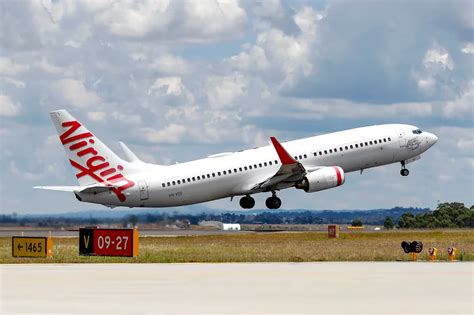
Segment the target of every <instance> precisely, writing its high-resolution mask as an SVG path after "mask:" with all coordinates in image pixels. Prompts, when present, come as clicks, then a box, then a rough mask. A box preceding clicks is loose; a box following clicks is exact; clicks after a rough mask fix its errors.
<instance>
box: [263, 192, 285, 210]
mask: <svg viewBox="0 0 474 315" xmlns="http://www.w3.org/2000/svg"><path fill="white" fill-rule="evenodd" d="M265 205H266V206H267V208H268V209H278V208H280V207H281V199H280V198H278V197H277V196H276V194H275V192H272V196H271V197H269V198H267V200H266V201H265Z"/></svg>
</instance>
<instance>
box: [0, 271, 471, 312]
mask: <svg viewBox="0 0 474 315" xmlns="http://www.w3.org/2000/svg"><path fill="white" fill-rule="evenodd" d="M473 277H474V263H460V262H458V263H456V262H451V263H447V262H445V263H442V262H439V263H430V262H416V263H413V262H360V263H350V262H337V263H336V262H334V263H333V262H321V263H226V264H66V265H60V264H56V265H53V264H45V265H40V264H33V265H31V264H30V265H0V282H1V286H0V313H1V314H13V313H36V314H37V313H47V314H53V313H61V314H65V313H89V314H91V313H92V314H97V313H109V314H123V313H126V314H129V313H134V314H137V313H148V314H314V313H318V314H359V313H363V314H421V313H422V314H473V311H474V306H473V304H474V301H473V299H474V297H473V296H474V292H473Z"/></svg>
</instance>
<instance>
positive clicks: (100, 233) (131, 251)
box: [79, 228, 138, 257]
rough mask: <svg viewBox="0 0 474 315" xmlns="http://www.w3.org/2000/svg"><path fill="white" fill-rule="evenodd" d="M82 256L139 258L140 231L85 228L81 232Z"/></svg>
mask: <svg viewBox="0 0 474 315" xmlns="http://www.w3.org/2000/svg"><path fill="white" fill-rule="evenodd" d="M79 254H80V255H82V256H124V257H137V256H138V230H136V229H101V228H92V229H90V228H84V229H80V230H79Z"/></svg>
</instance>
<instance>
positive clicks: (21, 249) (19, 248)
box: [12, 236, 52, 257]
mask: <svg viewBox="0 0 474 315" xmlns="http://www.w3.org/2000/svg"><path fill="white" fill-rule="evenodd" d="M51 255H52V240H51V238H48V237H28V236H13V237H12V256H13V257H48V256H51Z"/></svg>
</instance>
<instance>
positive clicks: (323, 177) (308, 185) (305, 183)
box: [295, 166, 345, 193]
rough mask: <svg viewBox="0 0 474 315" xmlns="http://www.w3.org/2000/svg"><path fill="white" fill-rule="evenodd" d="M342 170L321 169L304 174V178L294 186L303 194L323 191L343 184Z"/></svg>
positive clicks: (336, 167)
mask: <svg viewBox="0 0 474 315" xmlns="http://www.w3.org/2000/svg"><path fill="white" fill-rule="evenodd" d="M344 181H345V176H344V170H343V169H342V168H340V167H339V166H330V167H329V166H328V167H322V168H320V169H317V170H316V171H313V172H311V173H308V174H306V176H305V177H304V178H303V179H302V180H300V181H299V182H297V183H296V184H295V187H296V188H297V189H303V190H304V191H305V192H307V193H310V192H315V191H320V190H325V189H329V188H333V187H337V186H341V185H342V184H344Z"/></svg>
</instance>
